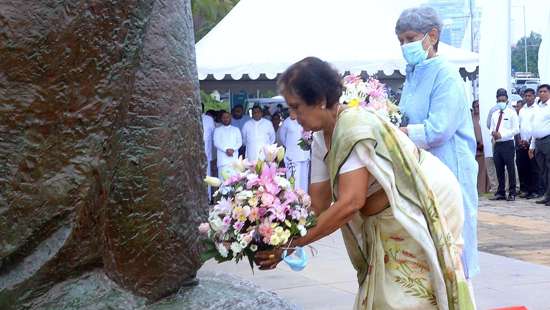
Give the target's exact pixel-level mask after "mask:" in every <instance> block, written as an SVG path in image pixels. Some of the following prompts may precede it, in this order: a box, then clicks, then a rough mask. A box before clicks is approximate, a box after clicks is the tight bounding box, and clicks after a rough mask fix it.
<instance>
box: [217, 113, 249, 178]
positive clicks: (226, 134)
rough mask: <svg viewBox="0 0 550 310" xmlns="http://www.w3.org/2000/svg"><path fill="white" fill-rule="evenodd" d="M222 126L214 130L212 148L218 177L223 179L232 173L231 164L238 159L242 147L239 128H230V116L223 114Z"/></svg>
mask: <svg viewBox="0 0 550 310" xmlns="http://www.w3.org/2000/svg"><path fill="white" fill-rule="evenodd" d="M221 120H222V126H220V127H218V128H216V130H214V146H215V147H216V150H217V157H218V177H219V178H220V179H222V180H224V179H225V177H227V176H228V175H230V174H231V172H232V171H233V170H232V168H231V164H232V163H233V162H234V161H235V160H237V159H238V156H239V153H238V150H239V148H240V147H241V145H242V138H241V132H240V131H239V128H237V127H235V126H231V114H230V113H229V112H225V111H224V112H223V114H222V117H221Z"/></svg>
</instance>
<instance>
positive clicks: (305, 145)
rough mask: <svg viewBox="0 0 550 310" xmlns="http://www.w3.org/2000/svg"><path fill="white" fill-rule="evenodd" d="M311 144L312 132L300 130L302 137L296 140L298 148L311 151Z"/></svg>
mask: <svg viewBox="0 0 550 310" xmlns="http://www.w3.org/2000/svg"><path fill="white" fill-rule="evenodd" d="M312 142H313V132H312V131H309V130H303V129H302V137H301V138H300V140H298V146H299V147H300V148H301V149H302V150H304V151H309V150H311V143H312Z"/></svg>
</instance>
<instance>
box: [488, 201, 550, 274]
mask: <svg viewBox="0 0 550 310" xmlns="http://www.w3.org/2000/svg"><path fill="white" fill-rule="evenodd" d="M478 233H479V249H480V251H485V252H489V253H492V254H497V255H502V256H507V257H513V258H516V259H520V260H524V261H528V262H531V263H536V264H543V265H546V266H549V267H550V207H547V206H544V205H542V206H541V205H537V204H535V203H534V201H533V200H524V199H518V200H516V201H514V202H507V201H489V200H488V199H487V198H486V197H485V198H481V199H480V203H479V223H478Z"/></svg>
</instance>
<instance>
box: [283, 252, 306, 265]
mask: <svg viewBox="0 0 550 310" xmlns="http://www.w3.org/2000/svg"><path fill="white" fill-rule="evenodd" d="M292 256H295V257H292ZM292 256H287V250H284V252H283V260H284V261H285V263H286V264H287V265H288V266H289V267H290V269H292V270H294V271H301V270H302V269H304V268H305V267H306V265H307V254H306V251H304V248H302V247H297V248H296V250H295V251H294V253H293V255H292Z"/></svg>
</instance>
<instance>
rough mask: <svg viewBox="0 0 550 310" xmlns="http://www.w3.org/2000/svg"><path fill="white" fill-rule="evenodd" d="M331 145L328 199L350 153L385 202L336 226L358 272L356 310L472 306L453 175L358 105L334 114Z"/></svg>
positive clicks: (457, 190)
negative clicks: (386, 205) (376, 211)
mask: <svg viewBox="0 0 550 310" xmlns="http://www.w3.org/2000/svg"><path fill="white" fill-rule="evenodd" d="M332 141H333V142H332V145H331V149H330V152H329V153H328V154H327V156H326V159H325V163H326V165H327V167H328V168H329V173H330V181H331V185H332V189H333V195H334V197H333V198H334V200H337V199H338V197H337V194H336V193H337V187H338V182H337V181H338V179H337V176H338V174H339V170H340V168H341V167H342V165H343V164H344V163H345V161H346V160H347V158H348V157H349V156H350V154H351V152H352V151H354V152H356V154H358V155H359V156H360V157H361V159H362V161H363V162H364V163H365V166H366V168H367V170H368V171H369V173H370V174H371V175H372V176H373V177H374V178H375V179H376V180H377V182H378V183H379V184H380V186H381V187H382V189H383V190H384V191H385V193H386V195H387V197H388V200H389V203H390V207H389V208H387V209H385V210H384V211H383V212H381V213H379V214H377V215H373V216H369V217H364V216H363V215H360V214H357V215H356V216H355V217H354V218H353V219H352V221H350V222H349V223H348V224H347V225H346V226H344V227H343V228H342V232H343V236H344V240H345V244H346V248H347V250H348V254H349V256H350V259H351V261H352V264H353V266H354V267H355V269H356V270H357V275H358V282H359V292H358V294H357V297H356V302H355V308H356V309H384V310H385V309H474V308H475V306H474V304H473V300H472V298H471V296H470V292H469V289H468V285H467V282H466V280H465V278H464V273H463V270H462V263H461V261H460V252H461V249H462V245H463V241H462V237H461V234H462V225H463V221H464V218H463V216H464V215H463V209H462V198H461V197H462V196H461V190H460V186H459V184H458V182H457V180H456V178H455V177H454V175H453V174H452V172H451V171H450V170H449V169H448V168H447V167H446V166H445V165H444V164H443V163H441V162H440V161H439V160H438V159H437V158H435V157H434V156H432V155H431V154H429V153H427V152H425V151H418V150H417V149H416V147H415V146H414V144H413V143H412V142H411V141H410V140H409V139H408V138H407V137H406V136H405V135H404V134H402V133H401V132H400V131H399V130H398V129H397V128H395V127H393V126H392V125H391V124H390V123H388V122H386V121H385V120H383V119H382V118H380V117H379V116H377V115H376V114H375V113H373V112H371V111H369V110H366V109H363V108H350V109H347V110H345V111H343V112H342V113H341V114H340V116H339V118H338V120H337V123H336V127H335V131H334V135H333V138H332Z"/></svg>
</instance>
